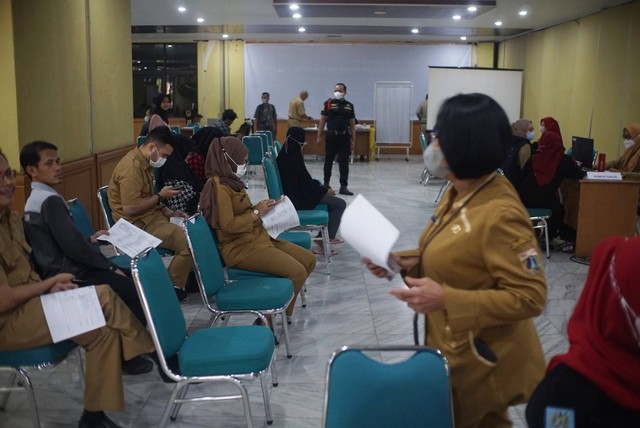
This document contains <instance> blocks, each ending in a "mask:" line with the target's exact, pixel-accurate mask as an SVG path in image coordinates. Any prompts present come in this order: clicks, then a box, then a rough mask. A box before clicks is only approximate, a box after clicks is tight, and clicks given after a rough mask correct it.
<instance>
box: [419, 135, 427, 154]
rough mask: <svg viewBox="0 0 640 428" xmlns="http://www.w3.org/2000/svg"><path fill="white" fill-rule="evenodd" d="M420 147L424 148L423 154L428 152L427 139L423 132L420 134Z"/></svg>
mask: <svg viewBox="0 0 640 428" xmlns="http://www.w3.org/2000/svg"><path fill="white" fill-rule="evenodd" d="M420 147H422V151H423V152H424V151H425V150H427V138H426V137H425V136H424V134H423V133H422V132H421V133H420Z"/></svg>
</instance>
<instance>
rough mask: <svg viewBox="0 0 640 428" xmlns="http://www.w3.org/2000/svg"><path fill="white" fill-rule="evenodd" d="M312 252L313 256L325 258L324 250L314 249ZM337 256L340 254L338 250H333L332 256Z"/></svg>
mask: <svg viewBox="0 0 640 428" xmlns="http://www.w3.org/2000/svg"><path fill="white" fill-rule="evenodd" d="M311 252H312V253H313V254H316V255H318V256H324V248H319V247H318V248H313V249H311ZM337 254H339V251H338V250H331V255H332V256H335V255H337Z"/></svg>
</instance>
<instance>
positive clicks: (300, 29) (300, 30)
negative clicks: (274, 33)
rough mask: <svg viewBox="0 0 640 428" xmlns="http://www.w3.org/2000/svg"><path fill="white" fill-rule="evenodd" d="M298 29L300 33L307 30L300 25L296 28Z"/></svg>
mask: <svg viewBox="0 0 640 428" xmlns="http://www.w3.org/2000/svg"><path fill="white" fill-rule="evenodd" d="M298 31H299V32H301V33H304V32H305V31H307V29H306V28H304V27H300V28H298Z"/></svg>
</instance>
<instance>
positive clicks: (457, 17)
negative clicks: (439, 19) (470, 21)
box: [451, 15, 462, 21]
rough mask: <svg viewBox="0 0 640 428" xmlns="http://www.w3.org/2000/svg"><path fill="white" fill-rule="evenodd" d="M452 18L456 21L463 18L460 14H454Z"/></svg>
mask: <svg viewBox="0 0 640 428" xmlns="http://www.w3.org/2000/svg"><path fill="white" fill-rule="evenodd" d="M451 18H453V19H454V20H455V21H459V20H460V19H462V17H461V16H460V15H453V16H452V17H451Z"/></svg>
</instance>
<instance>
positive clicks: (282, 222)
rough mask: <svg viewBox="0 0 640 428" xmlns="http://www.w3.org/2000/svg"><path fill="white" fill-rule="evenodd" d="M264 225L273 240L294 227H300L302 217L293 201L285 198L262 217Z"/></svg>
mask: <svg viewBox="0 0 640 428" xmlns="http://www.w3.org/2000/svg"><path fill="white" fill-rule="evenodd" d="M262 225H263V226H264V228H265V229H267V233H268V234H269V236H270V237H272V238H273V239H275V238H277V237H278V235H280V234H281V233H282V232H285V231H287V230H289V229H291V228H292V227H297V226H300V217H298V213H297V212H296V208H295V207H294V206H293V203H291V200H290V199H289V198H288V197H287V196H285V197H284V198H283V199H282V200H281V201H280V202H278V203H276V204H275V205H274V206H273V207H271V209H270V210H269V211H267V213H266V214H265V215H263V216H262Z"/></svg>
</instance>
